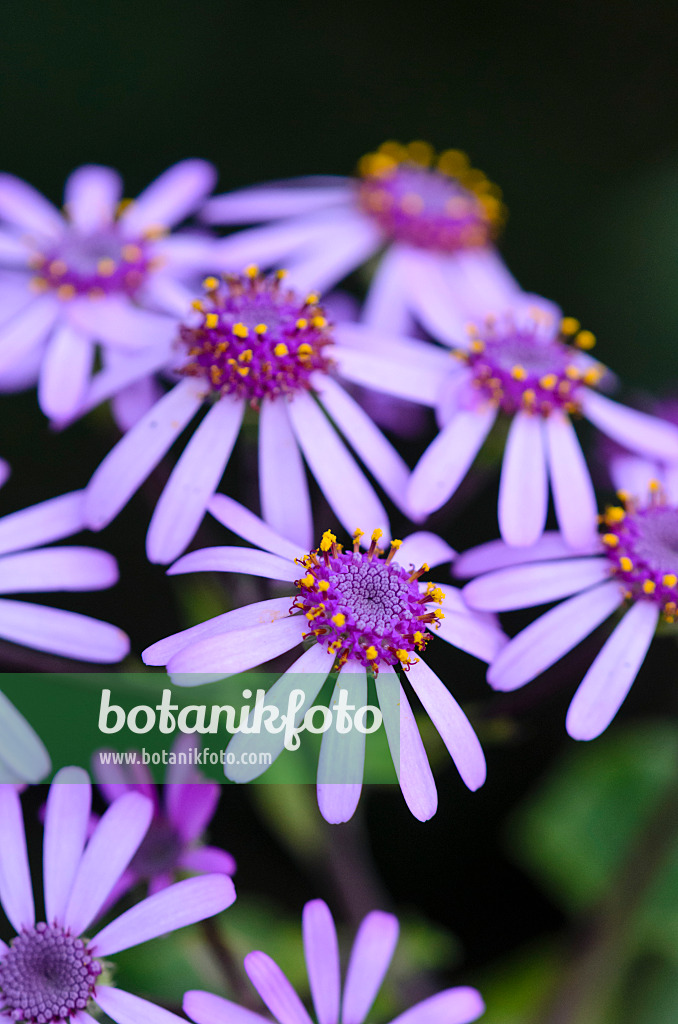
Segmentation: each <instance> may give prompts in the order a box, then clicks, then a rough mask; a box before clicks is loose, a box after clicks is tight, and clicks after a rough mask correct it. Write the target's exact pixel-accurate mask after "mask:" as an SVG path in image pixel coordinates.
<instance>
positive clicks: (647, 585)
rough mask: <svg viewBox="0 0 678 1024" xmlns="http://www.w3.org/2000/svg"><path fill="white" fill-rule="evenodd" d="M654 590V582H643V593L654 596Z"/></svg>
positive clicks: (655, 587) (655, 585)
mask: <svg viewBox="0 0 678 1024" xmlns="http://www.w3.org/2000/svg"><path fill="white" fill-rule="evenodd" d="M656 589H657V584H656V583H655V582H654V580H645V582H644V583H643V591H644V592H645V593H646V594H654V592H655V590H656Z"/></svg>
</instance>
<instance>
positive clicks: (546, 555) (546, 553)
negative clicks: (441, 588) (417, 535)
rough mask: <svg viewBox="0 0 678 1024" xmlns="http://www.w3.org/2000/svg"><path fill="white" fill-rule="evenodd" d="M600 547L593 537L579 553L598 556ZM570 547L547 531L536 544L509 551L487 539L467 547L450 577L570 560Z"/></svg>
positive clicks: (550, 531) (462, 576) (499, 542)
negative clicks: (483, 542) (562, 559)
mask: <svg viewBox="0 0 678 1024" xmlns="http://www.w3.org/2000/svg"><path fill="white" fill-rule="evenodd" d="M602 550H603V546H602V544H601V542H600V538H598V537H592V538H591V542H590V544H588V545H586V546H584V547H583V548H581V549H580V550H579V553H581V554H583V555H588V554H591V555H595V554H600V553H601V552H602ZM572 553H573V551H572V548H571V547H570V546H569V544H567V543H566V541H565V538H564V537H563V535H562V534H561V533H556V532H555V531H552V530H547V531H546V533H544V534H542V536H541V537H540V538H539V540H538V541H537V542H536V544H532V545H531V546H530V547H529V548H512V547H510V546H509V545H508V544H506V543H505V542H504V541H503V540H490V541H488V542H487V543H486V544H479V545H478V547H475V548H469V550H468V551H464V552H462V554H461V555H459V556H458V557H457V559H456V561H455V563H454V565H453V567H452V574H453V575H454V576H457V577H458V578H460V579H467V578H468V577H469V576H477V575H479V574H480V573H483V572H489V571H490V570H493V569H503V568H506V567H508V566H511V565H522V564H529V563H530V562H541V561H547V560H549V559H553V558H571V557H572Z"/></svg>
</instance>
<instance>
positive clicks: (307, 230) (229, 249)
mask: <svg viewBox="0 0 678 1024" xmlns="http://www.w3.org/2000/svg"><path fill="white" fill-rule="evenodd" d="M342 217H343V211H336V210H330V211H326V210H321V211H319V212H315V213H312V214H309V215H308V216H306V217H299V218H295V219H294V220H283V221H279V222H278V223H274V224H267V225H266V227H262V228H250V229H249V230H247V231H237V232H235V234H233V235H229V236H228V238H222V239H220V240H219V241H218V242H217V243H216V246H215V263H214V266H215V269H219V270H227V271H233V272H235V273H240V271H241V270H242V268H243V267H244V266H245V264H247V263H251V262H254V263H258V264H261V265H262V266H266V267H270V266H273V265H274V264H276V263H280V262H281V261H282V262H284V263H287V261H288V260H289V258H290V256H291V255H292V254H294V253H296V252H297V251H299V250H304V249H305V247H306V246H309V247H310V245H311V244H313V243H320V242H321V241H322V239H323V238H325V239H327V238H328V236H333V235H334V230H335V228H336V226H337V225H338V224H339V223H340V221H341V219H342ZM306 251H307V250H306Z"/></svg>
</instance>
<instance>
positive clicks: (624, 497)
mask: <svg viewBox="0 0 678 1024" xmlns="http://www.w3.org/2000/svg"><path fill="white" fill-rule="evenodd" d="M617 497H618V498H619V500H620V501H621V503H622V504H623V505H626V503H627V502H628V501H629V500H630V498H631V495H630V494H629V492H628V491H617Z"/></svg>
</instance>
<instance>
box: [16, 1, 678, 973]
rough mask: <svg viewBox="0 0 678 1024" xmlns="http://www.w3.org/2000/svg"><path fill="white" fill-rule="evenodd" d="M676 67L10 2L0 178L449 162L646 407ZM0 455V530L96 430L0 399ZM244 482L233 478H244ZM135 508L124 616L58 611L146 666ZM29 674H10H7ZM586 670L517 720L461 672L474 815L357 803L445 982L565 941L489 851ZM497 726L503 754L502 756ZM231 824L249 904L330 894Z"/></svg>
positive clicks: (323, 21)
mask: <svg viewBox="0 0 678 1024" xmlns="http://www.w3.org/2000/svg"><path fill="white" fill-rule="evenodd" d="M677 52H678V6H677V5H676V4H675V3H673V2H670V3H659V2H646V3H643V4H639V3H637V2H629V0H616V2H614V3H602V2H598V3H593V4H592V3H591V2H590V0H571V2H568V3H566V4H551V5H546V4H542V3H524V2H516V0H511V2H509V0H493V2H490V3H481V4H468V3H464V4H461V3H436V4H434V3H428V4H427V3H423V4H416V5H414V4H413V5H409V6H408V7H404V6H397V5H395V4H385V3H370V4H366V3H363V4H356V3H353V4H352V3H348V4H343V5H339V4H318V3H314V4H309V3H296V4H280V3H272V2H261V0H259V2H255V3H250V4H244V3H219V2H212V3H209V4H194V3H177V2H172V0H168V2H163V3H157V2H148V0H145V2H141V3H139V2H136V3H133V2H131V0H115V2H99V3H94V4H89V3H87V4H86V3H81V2H72V0H61V2H59V3H56V2H53V0H41V2H40V3H38V4H28V3H18V2H11V3H5V4H4V5H3V6H2V10H1V11H0V74H1V82H0V86H1V89H0V152H1V157H0V164H1V165H2V168H3V169H5V170H7V171H10V172H13V173H15V174H17V175H19V176H21V177H25V178H27V179H28V180H30V181H31V182H33V183H34V184H35V185H36V186H37V187H39V188H40V189H42V190H43V191H44V192H45V193H46V194H47V195H48V196H50V198H52V199H53V200H55V201H59V200H60V196H61V189H62V187H63V182H64V179H65V178H66V176H67V174H68V173H69V172H70V171H71V170H72V169H73V168H74V167H75V166H77V165H78V164H80V163H86V162H99V163H109V164H112V165H114V166H116V167H118V168H119V169H120V170H121V172H122V173H123V175H124V178H125V183H126V190H127V194H129V195H134V194H136V193H137V192H138V191H139V190H140V189H141V188H143V187H144V185H145V184H147V183H148V182H149V181H150V180H151V179H152V178H153V177H155V176H156V175H157V174H159V173H160V172H161V171H162V170H163V169H164V168H166V167H167V166H168V165H169V164H171V163H173V162H174V161H176V160H179V159H181V158H183V157H186V156H202V157H206V158H208V159H210V160H212V161H214V162H215V163H216V164H217V166H218V167H219V171H220V180H219V186H218V190H220V191H221V190H223V191H226V190H228V189H231V188H234V187H238V186H242V185H246V184H249V183H253V182H256V181H260V180H266V179H274V178H283V177H287V176H294V175H297V174H314V173H318V174H323V173H330V174H331V173H341V174H344V173H350V172H351V171H352V169H353V168H354V166H355V163H356V161H357V159H358V157H359V156H360V155H361V154H362V153H363V152H365V151H368V150H370V149H373V148H374V147H375V146H376V145H378V144H379V143H380V142H381V141H383V140H384V139H386V138H398V139H401V140H403V141H408V140H410V139H412V138H424V139H428V140H429V141H431V142H432V143H433V144H434V145H435V146H437V147H439V148H446V147H449V146H454V147H458V148H462V149H465V150H466V151H468V152H469V154H470V155H471V157H472V160H473V162H474V163H475V164H476V165H477V166H479V167H481V168H482V169H483V170H485V171H486V173H487V174H488V175H489V176H490V177H491V178H492V179H493V180H495V181H498V182H499V183H500V184H501V186H502V188H503V190H504V195H505V199H506V202H507V204H508V207H509V211H510V219H509V223H508V226H507V229H506V232H505V237H504V239H503V241H502V249H503V253H504V256H505V258H506V260H507V263H508V264H509V266H510V267H511V269H512V270H513V272H514V273H515V275H516V276H517V278H518V280H519V281H520V282H521V284H523V286H524V287H526V288H527V289H529V290H532V291H536V292H540V293H542V294H544V295H546V296H548V297H550V298H553V299H555V300H556V301H558V302H559V303H560V304H561V305H562V306H563V308H564V309H565V311H566V312H567V313H569V314H572V315H575V316H577V317H578V318H579V319H580V320H581V321H582V323H583V325H584V326H586V327H588V328H590V329H591V330H593V331H594V333H595V334H596V335H597V336H598V339H599V349H598V350H597V354H599V356H600V358H601V359H602V360H603V361H605V362H607V363H608V364H610V365H611V366H612V367H613V368H614V369H615V370H617V371H618V372H620V374H621V376H622V377H623V378H624V379H625V383H626V384H628V385H629V386H630V387H631V388H649V389H653V390H655V391H657V392H658V391H660V390H663V389H666V388H668V387H669V386H670V384H671V381H672V380H675V379H676V377H677V376H678V374H677V372H676V356H675V337H676V333H675V330H674V321H675V318H676V315H678V267H677V254H678V242H677V239H676V229H677V228H678V117H677V114H676V111H678V76H677V75H676V70H675V67H676V65H675V55H676V53H677ZM0 436H1V439H2V440H1V449H0V454H2V455H3V456H4V457H6V458H7V459H8V460H9V461H10V462H11V464H12V467H13V477H12V480H11V481H10V483H9V484H8V485H7V486H6V488H5V490H4V491H3V495H2V504H3V509H4V511H10V510H13V509H14V508H19V507H23V506H24V505H27V504H30V503H31V502H33V501H38V500H41V499H44V498H47V497H51V496H53V495H54V494H56V493H60V492H62V491H65V490H68V489H70V488H73V487H80V486H84V484H85V483H86V482H87V480H88V479H89V476H90V475H91V472H92V470H93V469H94V467H95V465H96V464H97V462H98V461H99V460H100V458H101V457H102V456H103V455H104V454H105V452H106V451H107V450H108V447H109V446H110V442H111V439H112V437H113V428H112V425H111V424H110V422H109V421H108V419H107V418H106V416H105V415H98V416H95V417H90V419H89V420H88V421H87V422H85V423H84V424H78V425H76V426H75V427H73V428H71V429H70V430H69V431H68V432H67V433H66V434H64V435H61V436H59V435H55V434H50V433H49V431H48V429H47V426H46V423H45V421H44V420H43V419H42V418H41V416H40V414H39V412H38V410H37V407H36V403H35V396H34V393H32V392H30V393H26V394H24V395H17V396H7V397H3V399H2V404H1V405H0ZM248 468H249V467H248V465H247V462H246V460H245V459H244V458H242V457H241V458H240V463H239V471H240V473H242V474H246V473H247V472H248ZM486 497H487V500H486V502H485V503H484V508H483V511H481V513H480V514H478V512H477V509H476V508H473V509H471V510H467V512H465V513H464V514H462V516H461V518H460V519H459V520H458V522H457V524H456V525H455V531H454V535H452V534H451V535H450V539H451V541H452V543H453V544H454V545H455V546H457V547H467V546H469V545H470V544H471V543H475V542H478V541H481V540H484V539H487V537H489V536H492V535H494V534H493V532H492V531H493V529H494V526H493V511H492V510H493V505H492V501H493V495H492V488H491V487H490V491H489V493H488V495H487V496H486ZM146 505H147V498H146V499H145V498H144V497H143V496H141V497H138V498H137V499H135V501H134V502H133V503H132V504H131V505H130V506H129V508H128V509H127V510H126V512H125V513H123V515H122V516H121V517H120V519H119V520H118V522H116V523H115V524H113V526H112V527H110V528H109V529H108V530H107V531H106V532H105V534H104V535H102V539H101V541H100V543H101V544H102V546H105V547H107V548H108V549H109V550H112V551H113V552H114V553H115V554H116V555H117V556H118V557H119V558H120V560H121V564H122V567H123V581H122V583H121V584H120V585H119V587H118V588H117V589H116V591H114V592H112V593H111V594H106V595H101V596H98V597H96V598H94V599H90V598H89V597H88V598H87V599H86V600H85V599H83V600H82V601H81V603H80V604H78V600H79V599H75V598H74V599H73V601H71V600H70V599H69V607H81V608H82V610H89V611H94V613H95V614H100V615H101V616H102V617H109V618H112V619H114V620H115V621H116V622H117V623H118V624H120V625H122V626H123V627H124V628H126V629H127V630H128V632H130V634H131V636H132V638H133V647H134V649H135V650H136V651H137V652H138V651H139V650H140V649H141V648H142V647H143V646H146V645H147V644H148V643H150V642H152V641H153V640H155V639H157V638H159V637H160V636H162V635H166V634H167V633H169V632H172V631H173V630H174V629H176V628H178V626H179V623H180V621H181V614H182V611H183V610H182V609H180V608H179V607H178V605H177V602H176V600H175V595H176V589H171V588H170V587H169V586H168V585H167V583H166V581H165V580H164V578H163V571H162V569H160V568H158V567H151V566H148V565H147V564H146V563H145V560H144V558H143V534H144V530H145V524H146V523H147V521H148V511H147V510H146V507H145V506H146ZM444 521H445V520H444V519H442V518H441V519H440V523H439V525H440V528H441V529H442V528H443V522H444ZM460 538H461V539H460ZM22 657H23V655H19V654H18V653H16V652H14V653H12V652H8V653H7V654H6V659H7V660H6V665H7V666H15V665H17V664H21V663H22V662H21V658H22ZM589 657H590V654H589ZM586 658H587V653H586V652H585V651H583V652H581V653H580V654H575V655H574V656H573V658H572V659H571V660H570V661H568V663H567V669H566V670H558V671H556V673H555V674H551V675H550V676H549V679H548V680H546V681H545V682H544V683H543V684H534V685H533V689H532V691H530V692H531V694H536V696H528V692H527V691H525V693H524V694H518V695H516V696H515V697H514V698H510V699H509V698H499V697H489V698H488V696H487V690H486V689H485V688H484V683H483V673H482V669H481V668H480V666H478V665H477V664H476V663H475V662H473V661H472V659H470V658H466V657H465V656H462V655H458V656H455V657H454V658H453V661H452V663H451V666H450V668H449V669H448V671H450V673H451V674H452V675H453V676H454V677H458V679H459V683H458V685H457V684H455V687H454V689H455V692H456V693H457V694H458V695H460V696H461V698H462V700H463V701H464V703H465V705H466V706H468V707H469V710H470V711H473V712H474V714H475V715H476V717H475V718H474V721H476V722H477V723H478V725H479V729H480V730H481V732H482V730H485V731H484V733H483V739H484V742H485V743H486V745H487V749H488V760H489V766H490V781H489V782H488V784H487V786H486V787H485V789H484V791H483V792H482V793H481V794H478V795H477V796H471V795H470V794H467V793H466V792H465V791H464V790H463V786H462V785H461V783H460V782H459V780H458V779H457V777H456V773H455V772H454V770H453V769H452V768H448V767H446V762H445V760H444V759H441V761H440V765H439V781H440V785H439V789H440V792H441V806H440V810H439V812H438V815H437V817H436V819H435V820H434V821H433V822H432V823H429V824H428V825H425V826H424V825H419V824H418V823H416V822H415V821H414V820H413V819H411V818H410V817H409V815H408V814H407V812H406V810H405V807H404V805H403V804H402V802H401V800H400V797H399V794H398V793H397V791H393V792H391V791H390V790H379V791H375V792H374V793H372V794H370V796H369V798H367V799H364V811H365V816H366V820H367V826H368V829H369V835H370V836H371V840H370V842H371V845H372V846H373V848H374V853H375V856H376V860H377V864H378V867H379V872H380V875H381V877H382V879H383V882H384V885H385V886H386V888H387V889H390V892H391V895H392V898H393V899H394V901H395V904H396V905H398V906H415V907H416V908H417V909H418V911H419V912H420V913H422V914H425V915H428V916H429V917H431V918H432V919H434V920H437V921H439V922H441V923H443V924H444V925H446V926H447V927H449V928H451V929H452V930H454V931H456V932H457V933H458V934H459V935H460V938H461V942H462V944H463V947H464V948H465V949H466V951H467V957H468V959H467V961H466V968H463V969H462V971H461V974H460V977H461V976H462V975H463V976H464V977H466V978H467V977H468V968H479V967H482V966H483V965H484V964H486V963H487V962H489V961H490V960H491V959H492V958H494V957H495V956H496V955H499V954H504V953H506V952H508V951H510V950H513V949H515V948H517V947H518V946H519V945H520V944H521V943H523V942H524V941H527V940H532V941H535V940H536V941H541V939H542V938H543V937H544V936H547V935H548V934H550V932H551V931H553V930H554V929H556V928H558V927H559V926H560V924H561V920H562V919H561V916H560V911H559V910H557V909H556V907H555V905H554V904H553V903H551V902H550V901H549V900H548V899H547V898H546V897H545V896H544V895H543V894H542V893H541V892H540V891H539V890H538V888H537V886H536V885H535V884H534V883H533V882H532V881H530V880H529V879H528V877H527V875H526V874H524V873H523V872H522V871H521V870H520V869H519V868H518V867H517V866H516V865H515V863H514V862H513V860H512V859H511V857H510V856H507V855H506V853H505V831H506V822H507V820H508V819H509V818H510V815H511V813H512V809H513V808H514V807H516V806H518V805H519V804H520V802H521V801H522V799H523V797H524V795H525V794H526V793H528V792H529V791H530V790H531V789H532V788H533V787H534V785H535V778H538V777H539V776H540V775H541V773H543V772H544V771H546V770H547V769H548V768H549V766H551V765H552V764H553V763H555V762H556V761H557V759H558V757H560V756H561V754H562V752H563V750H565V749H569V748H571V747H572V743H571V741H568V740H567V739H566V737H565V734H564V729H563V718H564V710H565V707H566V704H567V699H568V695H569V694H570V693H571V691H572V686H573V682H574V681H575V680H577V679H578V678H581V674H582V672H583V668H584V666H585V665H586V664H587V662H586ZM13 659H14V660H13ZM17 659H18V660H17ZM24 664H25V666H26V667H37V668H38V669H39V668H41V667H44V668H52V667H55V663H54V662H53V660H42V661H41V660H40V659H39V658H38V659H37V660H30V659H28V660H27V661H26V662H25V663H24ZM59 664H61V663H59ZM449 664H450V663H449V662H448V665H449ZM674 664H675V646H674V645H673V644H667V643H664V644H663V645H662V644H659V645H658V646H657V648H656V649H655V650H654V651H653V653H652V655H651V658H650V661H649V662H648V664H647V665H646V667H645V669H644V670H643V673H642V675H641V678H640V679H639V681H638V684H637V686H636V688H635V690H634V694H633V696H632V698H631V700H630V701H629V703H628V706H626V707H625V709H624V712H623V715H622V718H627V719H633V718H636V717H638V716H641V717H642V716H648V715H652V714H654V713H655V712H657V711H659V712H666V711H667V710H673V711H675V700H674V704H673V708H672V709H669V707H668V701H669V698H668V697H667V695H666V688H665V679H666V675H667V672H669V671H671V670H672V672H673V674H674V675H675V668H673V666H674ZM469 702H471V703H469ZM473 702H475V703H473ZM504 717H506V719H507V720H508V722H509V734H510V737H511V738H510V741H509V742H508V743H507V742H504V741H502V742H499V740H498V739H497V736H498V735H499V734H498V733H497V728H496V722H497V720H502V721H503V720H504ZM484 723H485V724H484ZM493 723H494V725H493ZM493 729H494V731H493ZM226 804H228V806H227V808H226V809H225V810H224V811H223V820H222V823H221V827H222V828H223V829H225V830H226V829H227V831H224V833H223V835H224V842H225V844H226V845H227V846H228V848H229V849H232V850H233V851H234V852H235V853H236V855H237V856H238V860H239V861H240V863H241V865H242V868H241V872H242V874H241V885H242V886H243V887H244V890H245V891H248V890H249V891H255V890H256V889H257V888H258V887H260V879H262V878H266V881H265V882H264V883H263V885H264V887H265V888H266V887H267V888H269V889H271V890H272V891H273V890H275V889H276V884H275V882H276V879H280V880H281V882H284V893H285V895H284V897H281V896H280V892H278V893H277V898H278V899H281V898H283V899H284V900H285V901H286V902H287V903H288V905H289V906H290V907H291V908H293V909H294V910H295V911H296V909H297V908H298V907H300V904H301V901H302V899H303V898H306V897H308V896H312V895H315V894H322V895H326V896H329V895H331V892H330V887H327V888H325V889H324V890H323V892H322V893H320V892H318V886H316V885H315V884H314V880H313V876H312V875H311V876H309V875H308V874H304V873H303V870H302V869H300V867H299V863H298V862H296V861H295V860H294V859H293V858H290V855H289V850H287V851H285V850H284V848H283V845H278V841H277V840H272V839H271V838H270V833H269V832H268V831H267V826H264V825H262V820H263V819H262V817H261V815H260V814H258V813H257V812H255V811H254V810H253V809H252V804H251V801H250V799H249V798H248V795H247V794H246V793H243V792H241V791H238V792H237V793H234V792H233V791H232V789H230V788H229V790H228V792H226V793H225V794H224V797H223V800H222V806H223V805H226ZM234 834H235V835H236V836H237V839H235V840H231V839H230V838H229V837H230V836H232V835H234ZM360 841H362V840H360ZM347 857H348V855H347ZM273 859H274V860H275V861H276V864H277V869H276V872H275V873H274V874H271V872H270V865H271V861H272V860H273ZM347 863H350V857H348V861H347ZM366 900H367V902H369V896H368V897H366Z"/></svg>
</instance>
